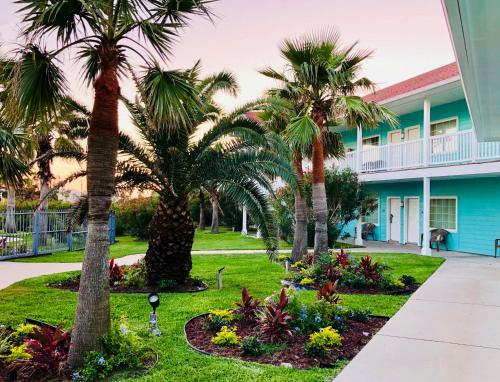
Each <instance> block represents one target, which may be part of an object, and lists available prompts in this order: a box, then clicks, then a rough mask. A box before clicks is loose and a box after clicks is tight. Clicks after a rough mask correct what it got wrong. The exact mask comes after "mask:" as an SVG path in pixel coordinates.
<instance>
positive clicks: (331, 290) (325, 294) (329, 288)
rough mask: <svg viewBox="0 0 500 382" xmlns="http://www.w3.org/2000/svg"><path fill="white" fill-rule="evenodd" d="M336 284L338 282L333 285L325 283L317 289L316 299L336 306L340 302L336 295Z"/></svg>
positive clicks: (328, 282) (329, 282)
mask: <svg viewBox="0 0 500 382" xmlns="http://www.w3.org/2000/svg"><path fill="white" fill-rule="evenodd" d="M337 284H338V280H337V281H335V283H332V282H331V281H327V282H326V284H325V285H323V286H320V287H319V288H318V292H317V293H316V298H317V299H318V300H324V301H326V302H329V303H330V304H338V303H339V302H340V296H339V295H338V294H337Z"/></svg>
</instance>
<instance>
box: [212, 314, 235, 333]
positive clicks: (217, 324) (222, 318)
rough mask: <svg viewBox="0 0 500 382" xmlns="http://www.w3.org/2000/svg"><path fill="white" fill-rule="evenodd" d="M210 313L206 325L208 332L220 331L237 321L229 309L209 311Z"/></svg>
mask: <svg viewBox="0 0 500 382" xmlns="http://www.w3.org/2000/svg"><path fill="white" fill-rule="evenodd" d="M208 312H209V314H208V317H207V319H206V320H205V325H204V326H205V329H207V330H212V331H215V330H220V329H222V327H223V326H228V325H229V324H231V323H232V322H233V321H234V320H235V319H236V316H235V314H234V312H233V311H232V310H229V309H225V310H209V311H208Z"/></svg>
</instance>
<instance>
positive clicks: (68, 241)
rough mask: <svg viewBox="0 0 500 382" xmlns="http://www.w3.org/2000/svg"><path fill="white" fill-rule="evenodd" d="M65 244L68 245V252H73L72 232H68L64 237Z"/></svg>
mask: <svg viewBox="0 0 500 382" xmlns="http://www.w3.org/2000/svg"><path fill="white" fill-rule="evenodd" d="M66 242H67V245H68V251H72V250H73V231H72V230H70V231H68V234H67V235H66Z"/></svg>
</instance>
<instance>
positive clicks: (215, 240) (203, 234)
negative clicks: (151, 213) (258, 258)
mask: <svg viewBox="0 0 500 382" xmlns="http://www.w3.org/2000/svg"><path fill="white" fill-rule="evenodd" d="M290 247H291V246H290V244H288V243H286V242H284V241H281V243H280V248H283V249H287V248H290ZM147 249H148V243H147V241H141V240H136V239H134V238H133V237H130V236H119V237H118V238H117V243H116V244H114V245H112V246H110V255H111V257H112V258H115V259H116V258H119V257H123V256H127V255H133V254H138V253H146V250H147ZM230 249H248V250H254V249H265V245H264V242H263V241H262V240H261V239H256V238H254V237H251V236H244V235H242V234H241V233H239V232H232V231H230V230H229V229H227V228H221V231H220V233H218V234H213V233H210V230H208V231H198V230H197V231H196V233H195V236H194V245H193V251H198V250H205V251H212V250H230ZM14 261H17V262H23V263H75V262H81V261H83V251H71V252H70V251H61V252H54V253H53V254H51V255H42V256H37V257H26V258H22V259H17V260H14Z"/></svg>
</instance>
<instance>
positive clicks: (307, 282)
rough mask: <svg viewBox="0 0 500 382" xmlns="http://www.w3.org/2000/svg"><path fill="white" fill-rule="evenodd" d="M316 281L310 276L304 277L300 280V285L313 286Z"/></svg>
mask: <svg viewBox="0 0 500 382" xmlns="http://www.w3.org/2000/svg"><path fill="white" fill-rule="evenodd" d="M315 282H316V281H315V280H314V279H312V278H310V277H304V278H303V279H302V280H300V283H299V284H300V285H303V286H311V285H314V283H315Z"/></svg>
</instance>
